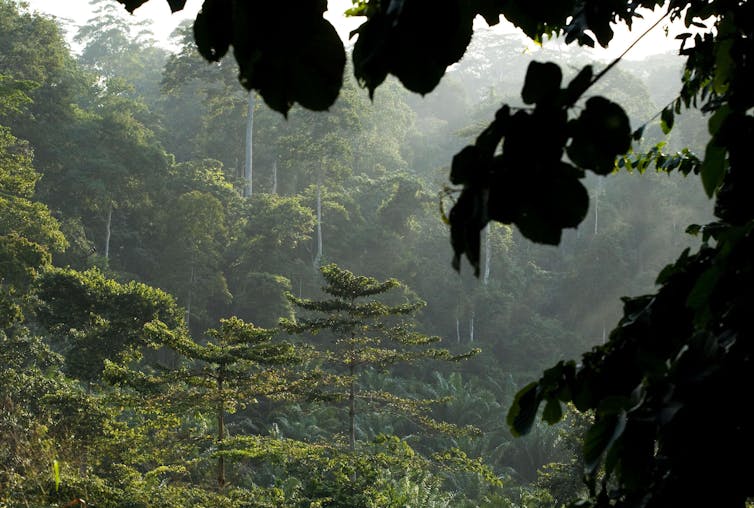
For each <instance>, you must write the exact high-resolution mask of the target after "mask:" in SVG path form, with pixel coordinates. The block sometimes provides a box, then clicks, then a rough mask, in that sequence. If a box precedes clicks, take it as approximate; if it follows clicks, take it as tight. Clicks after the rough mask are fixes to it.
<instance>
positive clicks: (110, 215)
mask: <svg viewBox="0 0 754 508" xmlns="http://www.w3.org/2000/svg"><path fill="white" fill-rule="evenodd" d="M112 224H113V202H112V200H111V201H110V208H108V209H107V224H105V261H110V236H111V231H112Z"/></svg>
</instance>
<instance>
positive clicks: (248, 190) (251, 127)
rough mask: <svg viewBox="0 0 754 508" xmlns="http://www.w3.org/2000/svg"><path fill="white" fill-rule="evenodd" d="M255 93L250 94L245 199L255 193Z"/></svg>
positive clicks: (247, 117) (247, 119)
mask: <svg viewBox="0 0 754 508" xmlns="http://www.w3.org/2000/svg"><path fill="white" fill-rule="evenodd" d="M255 102H256V101H255V98H254V92H253V91H251V92H249V110H248V113H247V115H246V161H245V163H244V168H243V176H244V182H245V184H246V185H245V187H244V191H243V195H244V196H245V197H247V198H248V197H251V193H252V191H253V185H252V174H253V162H252V148H253V146H252V145H253V140H254V103H255Z"/></svg>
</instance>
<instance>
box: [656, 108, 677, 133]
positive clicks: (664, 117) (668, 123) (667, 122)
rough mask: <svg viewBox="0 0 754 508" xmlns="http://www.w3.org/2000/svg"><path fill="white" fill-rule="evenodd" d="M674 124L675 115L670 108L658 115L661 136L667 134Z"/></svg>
mask: <svg viewBox="0 0 754 508" xmlns="http://www.w3.org/2000/svg"><path fill="white" fill-rule="evenodd" d="M674 122H675V115H674V113H673V108H672V107H667V108H665V109H663V110H662V113H661V114H660V128H661V129H662V133H663V134H666V135H667V134H669V133H670V131H671V130H672V129H673V123H674Z"/></svg>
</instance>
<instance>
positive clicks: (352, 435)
mask: <svg viewBox="0 0 754 508" xmlns="http://www.w3.org/2000/svg"><path fill="white" fill-rule="evenodd" d="M351 347H352V348H353V345H352V346H351ZM348 370H349V373H350V375H351V386H350V389H349V392H348V420H349V429H348V430H349V433H348V444H349V446H350V448H351V451H352V452H353V451H356V379H355V378H354V374H355V371H356V369H355V366H354V358H353V353H352V354H351V365H349V367H348Z"/></svg>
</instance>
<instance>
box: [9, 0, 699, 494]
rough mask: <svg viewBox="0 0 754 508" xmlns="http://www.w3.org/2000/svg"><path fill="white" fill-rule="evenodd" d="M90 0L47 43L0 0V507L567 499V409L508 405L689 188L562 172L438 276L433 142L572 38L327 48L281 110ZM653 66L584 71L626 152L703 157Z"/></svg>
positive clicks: (476, 131) (578, 465) (589, 315)
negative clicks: (536, 227)
mask: <svg viewBox="0 0 754 508" xmlns="http://www.w3.org/2000/svg"><path fill="white" fill-rule="evenodd" d="M92 4H93V5H94V6H95V7H97V8H98V9H99V13H98V15H97V16H96V17H94V18H93V19H92V20H91V21H90V22H89V23H88V24H87V25H85V26H82V27H79V28H78V30H77V32H76V33H75V34H72V35H73V37H74V40H75V42H76V46H77V50H76V51H75V52H74V51H72V50H71V47H70V46H69V45H68V43H67V42H66V39H65V36H64V35H65V34H64V33H63V31H62V29H61V27H60V26H59V25H58V24H57V23H56V21H55V20H53V19H48V18H46V17H45V16H43V15H40V14H38V13H34V12H30V11H29V10H28V9H27V8H26V7H25V6H24V5H22V4H19V3H17V2H14V1H12V0H0V410H1V411H0V506H9V507H10V506H75V505H76V504H73V503H78V505H82V506H87V505H91V506H101V507H136V506H140V507H141V506H143V507H151V506H160V507H163V506H164V507H169V506H175V507H182V506H228V507H231V506H302V507H303V506H307V507H308V506H341V507H360V506H364V507H367V506H379V507H386V506H389V507H402V506H421V507H431V506H434V507H440V506H452V507H464V506H468V507H472V506H486V507H493V506H494V507H497V506H504V507H505V506H509V507H527V508H533V507H545V506H561V505H565V504H566V503H568V502H570V501H571V500H573V499H575V498H577V497H579V496H581V495H585V494H587V487H586V486H584V485H583V484H582V476H583V472H584V466H585V464H584V463H583V459H582V457H581V455H580V453H578V452H579V449H580V444H579V440H580V439H581V437H582V435H583V433H584V431H585V429H586V428H588V427H589V425H591V424H593V423H594V419H593V417H591V416H589V415H585V414H582V413H579V412H577V411H576V410H575V409H574V408H573V407H570V406H565V405H564V406H563V410H562V411H563V412H564V414H565V416H564V417H563V419H564V421H563V422H562V423H561V424H560V425H558V426H551V425H548V424H547V423H541V422H537V423H532V424H531V425H532V426H531V429H527V430H530V432H529V434H528V435H527V436H525V437H522V438H514V437H513V435H512V434H511V431H510V430H509V427H508V425H507V424H506V413H507V412H508V408H509V407H510V406H511V405H512V404H513V403H514V396H515V395H516V393H517V392H518V391H519V390H520V388H521V387H523V386H526V385H527V383H530V382H531V381H532V380H534V379H536V378H537V377H538V376H539V375H540V373H541V372H542V370H543V369H545V368H546V367H548V366H550V365H553V364H556V363H557V362H559V361H561V360H566V359H570V358H573V357H577V356H578V355H579V354H580V353H582V352H583V351H585V350H588V349H589V348H591V347H592V346H595V345H599V344H604V343H606V342H607V341H608V333H609V332H610V330H611V329H612V328H613V327H614V325H615V323H616V322H617V321H618V320H619V318H620V317H621V315H622V308H621V307H622V304H621V301H620V297H621V296H624V295H629V296H637V295H641V294H644V293H647V292H650V291H653V290H654V282H655V277H656V276H657V273H658V272H660V270H661V269H662V268H663V267H664V266H665V265H667V264H668V263H670V262H671V261H673V259H674V257H675V256H676V255H677V253H678V252H680V251H682V250H683V249H684V248H685V247H687V246H693V247H694V248H696V247H698V245H699V242H700V239H699V238H696V237H694V236H691V235H689V234H687V233H686V227H687V226H688V225H689V224H702V223H706V222H709V221H710V220H711V219H710V218H711V211H712V210H711V209H712V206H713V205H712V202H711V201H709V199H708V198H707V196H705V194H704V189H703V187H702V185H701V184H700V183H699V182H698V179H695V178H686V177H684V175H683V174H681V171H675V172H671V173H667V172H661V171H655V169H654V167H651V168H643V167H639V166H641V163H640V162H638V163H637V162H634V164H633V167H632V170H631V171H626V170H623V171H616V172H615V173H613V174H610V175H609V176H607V177H603V176H597V175H591V176H589V177H586V178H584V179H583V180H581V181H582V182H583V184H584V186H585V187H586V189H587V191H588V193H589V196H591V200H590V203H589V208H588V210H587V211H586V213H585V214H584V218H583V221H581V222H580V224H579V225H578V227H576V228H570V229H565V230H564V231H563V235H562V238H560V245H559V246H558V247H557V248H556V247H553V246H544V245H537V244H533V243H532V242H530V241H529V240H527V238H525V236H526V234H522V229H521V227H513V226H512V225H510V224H500V223H496V222H495V223H493V222H490V223H489V224H487V225H486V227H485V228H484V229H483V230H482V231H481V235H480V244H479V251H478V260H477V261H478V272H479V273H478V276H477V277H475V276H474V268H473V267H472V266H470V265H468V264H467V263H466V262H465V261H464V262H463V264H462V265H461V270H460V274H459V273H456V272H455V271H454V270H453V266H452V263H451V260H452V259H453V257H454V250H453V248H452V247H451V244H450V242H449V236H450V233H449V226H448V225H447V224H446V223H445V222H447V219H448V215H449V211H450V209H451V207H452V206H453V205H454V204H457V202H458V201H454V199H458V196H457V194H454V192H453V191H452V190H451V189H449V188H447V187H446V180H447V175H448V173H449V171H450V165H451V161H452V160H453V156H454V155H455V154H456V153H457V152H459V151H461V150H462V149H463V147H464V146H466V145H469V144H473V143H474V139H476V138H477V136H479V135H480V133H482V132H483V131H484V129H485V127H486V126H487V123H488V122H489V119H490V118H494V117H495V111H496V110H497V109H498V108H499V107H500V104H501V103H503V102H506V103H510V104H514V103H516V104H520V105H523V102H522V100H521V98H520V96H521V84H522V82H523V81H524V79H525V78H526V71H527V66H528V65H529V62H530V61H532V60H537V61H542V62H543V61H548V60H557V61H558V62H559V63H560V65H561V66H562V67H563V68H564V69H565V71H564V72H565V73H566V77H565V81H569V80H571V79H574V78H575V77H577V75H578V72H577V70H578V69H579V68H582V67H583V66H584V65H586V64H588V63H591V62H589V60H588V56H587V55H586V54H585V53H581V52H579V51H577V50H576V51H573V52H562V51H561V50H560V49H557V50H556V49H551V48H553V46H549V45H548V44H544V45H543V47H542V48H541V49H537V50H533V51H532V50H528V51H524V48H525V46H524V43H523V42H522V40H521V39H520V38H518V37H515V36H499V35H495V34H491V33H485V32H480V33H478V34H476V35H475V38H474V40H473V41H472V43H471V46H470V47H469V49H468V50H467V51H466V54H465V56H464V58H463V59H462V60H461V61H460V62H459V63H458V64H457V65H455V66H454V67H452V68H451V69H450V70H449V71H448V72H447V74H446V75H445V77H444V78H443V81H442V82H441V83H440V85H439V86H438V87H437V88H436V89H435V90H434V91H433V92H432V93H431V94H428V95H426V96H424V97H422V96H420V95H417V94H414V93H411V92H409V91H407V90H405V89H404V87H403V86H401V83H400V82H398V81H397V80H395V79H393V78H388V79H387V80H386V82H385V83H384V84H382V86H380V87H379V88H378V89H377V90H376V91H375V93H374V98H373V100H370V98H369V96H368V94H367V93H365V92H364V91H363V90H361V88H360V87H359V85H358V84H357V82H356V80H355V79H354V78H353V77H352V75H353V69H352V68H347V69H346V72H345V76H344V82H343V84H342V88H341V89H340V91H339V95H338V99H337V101H336V102H335V103H334V104H333V105H332V106H331V107H330V108H329V111H328V112H326V113H320V112H312V111H309V110H307V109H304V108H302V107H300V106H293V107H292V108H291V109H290V111H288V112H287V118H284V117H283V116H281V115H280V114H279V113H277V112H275V111H273V110H272V109H270V107H269V106H268V103H270V99H269V97H268V96H265V97H262V96H260V95H258V94H257V92H255V91H252V92H250V93H249V92H247V91H246V90H245V89H244V88H242V87H240V86H239V85H238V81H237V78H238V67H237V65H236V63H235V62H234V61H232V59H227V58H226V59H224V60H221V61H220V62H216V63H212V64H208V63H207V62H205V60H204V59H203V58H202V56H201V55H200V54H199V52H198V51H197V49H196V47H195V43H194V36H193V33H192V29H191V27H190V26H189V25H186V26H184V27H183V28H182V29H180V30H179V31H178V32H177V33H176V34H175V39H174V40H175V43H176V47H177V49H176V50H175V51H172V52H171V51H168V50H166V49H164V48H162V47H161V46H160V45H158V44H157V43H156V42H155V41H154V40H153V39H152V38H151V36H150V32H149V27H145V26H135V25H134V24H132V23H130V21H129V20H128V18H127V17H126V15H125V13H124V12H122V11H123V9H122V7H121V6H119V5H117V4H116V3H114V2H109V1H106V0H94V1H93V2H92ZM501 55H503V56H501ZM349 65H350V64H349ZM605 65H606V64H605ZM682 65H683V63H682V62H681V61H679V60H678V58H677V57H675V56H672V55H658V56H655V57H653V58H652V59H650V60H648V61H641V62H638V61H624V62H622V63H621V64H620V65H618V66H616V67H615V68H614V69H612V70H611V71H610V72H609V73H608V74H606V75H605V76H604V79H601V80H600V81H599V82H598V83H596V84H595V86H594V90H593V92H594V94H599V95H603V96H605V97H608V98H609V99H610V100H613V101H616V102H619V103H620V104H621V105H623V107H624V108H625V109H626V114H627V115H628V117H629V119H630V121H631V125H635V126H636V125H642V124H644V123H646V127H645V128H644V130H643V134H642V139H641V141H640V142H637V143H636V144H635V146H634V150H635V153H641V152H642V150H646V151H649V150H650V149H652V147H657V146H660V147H662V149H664V150H667V151H668V152H681V151H682V150H684V149H685V148H687V147H688V149H689V150H690V151H683V152H681V153H683V154H690V153H697V154H700V153H704V150H705V146H706V144H707V143H708V141H709V134H708V131H707V125H706V123H705V122H704V121H703V120H702V118H701V117H700V115H698V114H695V113H692V112H689V113H688V114H686V113H684V114H681V115H678V116H676V117H675V118H674V120H669V119H668V116H667V115H666V114H663V115H662V118H658V117H657V116H656V113H657V112H658V111H661V110H663V108H664V107H665V106H666V104H667V103H668V102H669V101H671V100H672V99H673V97H675V95H676V92H677V91H676V92H674V91H672V90H671V91H670V92H669V91H668V85H667V83H677V82H678V83H679V82H680V81H679V80H680V77H681V75H682V72H683V69H682ZM265 101H267V102H265ZM315 109H316V108H315ZM669 121H670V122H671V123H672V122H674V123H675V125H671V127H672V131H671V130H670V129H669V126H668V122H669ZM658 143H659V145H658ZM630 157H631V156H630V155H629V156H628V158H626V159H624V160H623V162H622V163H621V164H622V167H624V168H625V166H626V165H630V164H631V163H630V162H627V161H629V160H630ZM612 168H613V166H612V165H611V167H610V169H611V170H612ZM645 169H646V170H645ZM608 173H609V171H608ZM443 219H445V221H444V220H443ZM516 224H517V225H518V223H516ZM523 231H524V233H526V232H527V230H526V229H525V228H524V229H523ZM528 231H531V229H529V230H528ZM546 243H547V242H546ZM549 243H552V242H549ZM456 250H458V249H456ZM466 254H467V255H468V253H466ZM517 403H519V404H520V403H521V400H520V397H519V399H517ZM537 403H539V401H537ZM547 407H551V406H549V405H548V406H547ZM545 412H547V409H545ZM550 416H552V415H550ZM545 419H546V420H547V419H553V420H555V419H556V418H549V417H547V416H546V417H545ZM557 419H560V417H558V418H557ZM587 465H589V464H587ZM76 500H79V501H76Z"/></svg>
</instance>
